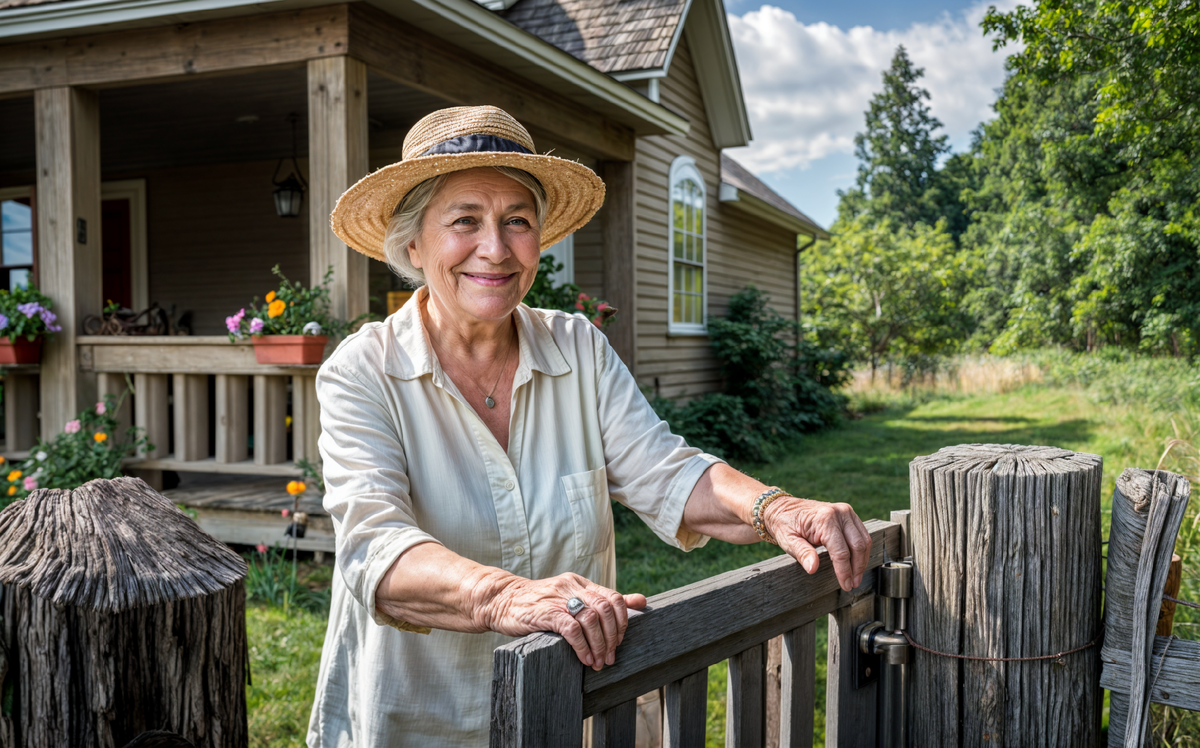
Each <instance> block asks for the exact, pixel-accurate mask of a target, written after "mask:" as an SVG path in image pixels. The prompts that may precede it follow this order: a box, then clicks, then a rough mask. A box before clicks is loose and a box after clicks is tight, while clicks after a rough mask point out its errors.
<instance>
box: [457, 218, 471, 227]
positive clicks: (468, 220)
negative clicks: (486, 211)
mask: <svg viewBox="0 0 1200 748" xmlns="http://www.w3.org/2000/svg"><path fill="white" fill-rule="evenodd" d="M454 222H455V223H460V224H463V225H466V224H469V223H472V222H473V221H472V220H471V219H470V218H459V219H457V220H455V221H454Z"/></svg>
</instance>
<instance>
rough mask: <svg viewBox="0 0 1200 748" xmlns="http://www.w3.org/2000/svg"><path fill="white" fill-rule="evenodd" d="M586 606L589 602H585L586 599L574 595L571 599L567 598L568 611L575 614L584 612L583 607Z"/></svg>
mask: <svg viewBox="0 0 1200 748" xmlns="http://www.w3.org/2000/svg"><path fill="white" fill-rule="evenodd" d="M586 607H587V603H585V602H584V601H582V600H580V599H579V598H577V597H573V598H571V599H570V600H567V612H568V613H570V614H571V615H573V616H577V615H579V614H580V613H581V612H583V609H584V608H586Z"/></svg>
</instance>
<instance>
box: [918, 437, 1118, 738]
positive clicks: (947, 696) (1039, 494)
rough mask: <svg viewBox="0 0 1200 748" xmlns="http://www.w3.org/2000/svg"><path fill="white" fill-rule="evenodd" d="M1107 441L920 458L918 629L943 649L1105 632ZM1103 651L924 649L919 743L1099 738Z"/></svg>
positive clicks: (965, 448)
mask: <svg viewBox="0 0 1200 748" xmlns="http://www.w3.org/2000/svg"><path fill="white" fill-rule="evenodd" d="M1100 475H1101V459H1100V457H1099V456H1098V455H1091V454H1077V453H1075V452H1070V451H1067V450H1065V449H1058V448H1055V447H1024V446H1018V445H1011V444H964V445H961V446H957V447H947V448H945V449H942V450H939V451H938V452H937V453H936V454H933V455H929V456H925V457H918V458H916V459H915V460H913V461H912V463H911V465H910V466H909V478H910V486H911V497H912V518H911V530H912V549H913V556H914V561H915V565H916V569H915V572H916V573H915V576H914V585H913V600H912V608H911V622H910V632H911V635H912V637H913V639H914V640H915V641H917V642H918V643H920V644H922V645H924V646H926V647H929V648H931V649H935V650H938V651H939V652H942V653H948V654H956V655H969V656H974V657H987V658H997V657H1004V658H1013V657H1020V658H1023V657H1039V656H1043V655H1053V654H1056V653H1059V652H1065V651H1068V650H1072V649H1075V648H1076V647H1080V646H1082V645H1086V644H1088V643H1089V642H1092V641H1093V640H1094V638H1095V637H1096V636H1097V635H1098V634H1099V633H1100V630H1101V618H1100V593H1101V587H1100V584H1101V565H1100V562H1101V547H1100ZM1099 678H1100V651H1099V647H1097V646H1092V647H1088V648H1086V649H1084V650H1082V651H1079V652H1076V653H1074V654H1068V655H1065V656H1063V657H1062V658H1059V659H1057V660H1055V659H1042V660H1035V661H1025V662H997V661H979V660H964V659H954V658H950V657H944V656H940V655H933V654H930V653H927V652H922V651H917V652H915V653H914V665H913V673H912V691H911V696H912V702H911V704H912V705H911V709H910V718H909V724H910V726H911V727H910V738H911V745H919V746H962V745H971V746H984V745H987V746H994V745H999V746H1021V747H1022V748H1024V747H1034V746H1067V745H1069V746H1083V747H1086V746H1098V745H1099V744H1100V717H1101V708H1102V704H1103V700H1102V692H1101V690H1100V688H1099Z"/></svg>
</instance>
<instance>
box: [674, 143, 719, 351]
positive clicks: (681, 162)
mask: <svg viewBox="0 0 1200 748" xmlns="http://www.w3.org/2000/svg"><path fill="white" fill-rule="evenodd" d="M688 179H690V180H691V181H693V182H695V183H696V185H697V186H699V187H700V198H701V200H702V202H703V205H704V212H703V214H702V215H701V224H700V236H699V239H700V246H701V255H700V256H701V257H702V258H703V259H702V260H701V261H700V262H691V261H688V260H682V263H681V264H684V265H686V266H687V267H699V268H700V314H701V321H700V322H698V323H697V322H676V321H675V291H676V289H675V185H676V184H678V183H679V182H681V181H684V180H688ZM709 210H710V208H709V205H708V185H706V184H705V183H704V176H703V175H702V174H701V173H700V169H699V168H698V167H697V166H696V159H694V158H692V157H691V156H678V157H676V158H675V160H674V161H672V162H671V171H670V175H669V179H668V180H667V334H668V335H707V334H708V214H709Z"/></svg>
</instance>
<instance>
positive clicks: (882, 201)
mask: <svg viewBox="0 0 1200 748" xmlns="http://www.w3.org/2000/svg"><path fill="white" fill-rule="evenodd" d="M924 74H925V71H924V70H923V69H922V68H918V67H914V66H913V64H912V60H910V59H909V57H908V52H906V51H905V49H904V47H903V46H900V47H897V48H896V54H895V56H894V57H893V58H892V64H891V67H890V68H888V69H887V70H886V71H885V72H884V73H883V90H882V91H880V92H879V93H877V94H875V96H874V97H873V98H872V99H871V105H870V107H869V108H868V109H867V111H866V129H865V130H864V131H863V132H861V133H858V134H857V135H855V136H854V155H855V156H857V157H858V160H859V166H858V191H859V192H861V193H863V194H865V195H867V196H869V198H870V210H871V211H872V212H873V213H875V214H877V215H881V216H890V217H894V218H895V219H896V220H898V221H899V222H900V223H901V224H903V225H905V226H907V227H909V228H912V227H913V226H914V225H916V224H917V223H918V222H924V223H927V224H930V225H932V224H934V223H936V222H937V220H938V218H940V217H941V210H940V207H941V206H940V205H939V204H938V203H937V198H938V197H939V196H940V192H939V191H937V190H935V183H936V181H937V161H938V159H939V158H940V157H941V156H942V155H943V154H945V153H947V152H948V151H949V150H950V148H949V146H948V145H947V144H946V136H945V135H935V134H934V132H935V131H936V130H938V129H939V128H940V127H941V126H942V123H941V122H940V121H938V119H937V118H936V117H934V116H933V115H932V114H931V113H930V111H929V105H928V104H927V103H926V101H927V100H928V99H929V92H928V91H926V90H925V89H924V88H921V87H919V86H918V85H917V81H918V80H920V78H921V76H923V75H924Z"/></svg>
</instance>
